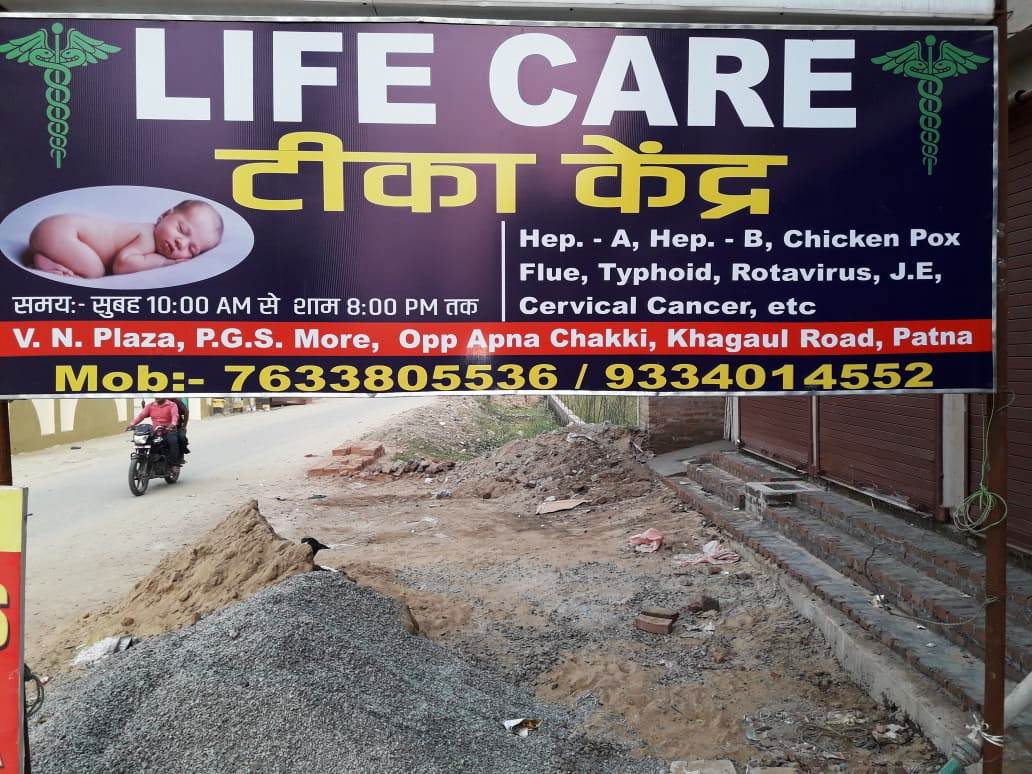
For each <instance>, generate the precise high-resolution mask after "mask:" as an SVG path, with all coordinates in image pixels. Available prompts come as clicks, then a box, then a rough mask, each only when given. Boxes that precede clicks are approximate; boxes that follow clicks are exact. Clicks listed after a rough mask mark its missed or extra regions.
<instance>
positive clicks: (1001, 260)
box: [982, 0, 1009, 774]
mask: <svg viewBox="0 0 1032 774" xmlns="http://www.w3.org/2000/svg"><path fill="white" fill-rule="evenodd" d="M993 22H994V23H995V25H996V34H997V46H998V48H997V52H998V62H999V65H998V74H997V78H998V80H997V88H998V89H999V94H998V102H997V104H998V110H999V135H998V138H997V172H998V175H997V180H998V182H997V189H996V216H997V219H998V224H997V233H996V282H997V285H996V393H995V394H994V395H993V397H992V401H991V402H990V404H989V406H988V408H987V411H989V412H991V413H990V414H989V416H990V423H989V433H988V438H987V443H986V445H987V454H988V463H989V464H988V468H989V471H988V481H987V482H986V485H987V486H988V488H989V490H990V491H991V492H993V493H994V494H996V495H997V497H998V498H999V499H998V500H996V501H995V502H996V503H997V504H996V506H995V507H994V508H993V512H992V514H991V515H990V517H989V518H990V520H989V524H990V525H991V526H990V527H989V528H988V529H987V530H986V532H985V598H986V600H987V602H988V604H987V605H986V608H985V695H984V697H983V701H982V715H983V717H984V718H985V722H986V725H987V726H988V729H987V730H988V732H989V733H990V734H1003V731H1004V728H1003V700H1004V690H1005V689H1004V663H1005V656H1006V646H1007V617H1006V612H1007V524H1006V522H1004V521H1002V519H1003V515H1004V506H1003V503H1004V502H1005V501H1006V499H1007V420H1008V417H1009V412H1007V411H1000V409H1002V408H1003V407H1004V406H1006V405H1007V404H1008V402H1009V392H1008V389H1007V382H1008V379H1007V237H1006V223H1007V162H1008V150H1009V149H1008V147H1007V145H1008V140H1009V132H1008V102H1009V100H1008V93H1007V2H1006V0H995V2H994V3H993ZM997 412H999V413H997ZM990 600H991V601H990ZM982 771H983V774H1002V772H1003V748H1002V747H998V746H997V745H995V744H992V743H991V742H988V741H987V742H985V743H983V745H982Z"/></svg>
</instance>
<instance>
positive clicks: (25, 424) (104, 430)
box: [10, 397, 268, 454]
mask: <svg viewBox="0 0 1032 774" xmlns="http://www.w3.org/2000/svg"><path fill="white" fill-rule="evenodd" d="M211 402H212V399H210V398H190V399H189V403H190V419H191V421H193V420H200V419H205V418H206V417H210V416H212V415H213V412H212V407H211ZM223 402H224V403H225V404H226V407H227V408H226V409H225V410H224V411H222V412H215V413H223V414H231V413H237V412H240V411H248V410H253V409H254V408H255V404H256V403H262V404H265V407H267V404H268V401H263V400H258V401H256V400H255V399H254V398H236V397H235V398H225V399H223ZM142 406H143V403H142V401H141V399H140V398H68V399H55V398H36V399H32V400H12V401H11V403H10V407H11V408H10V412H11V444H12V446H13V449H14V453H15V454H17V453H18V452H26V451H36V450H37V449H45V448H47V447H48V446H57V445H59V444H67V443H75V442H77V441H86V440H88V439H90V438H101V437H103V436H105V435H117V434H118V433H120V432H122V430H123V428H124V427H125V426H126V425H127V424H129V422H130V421H132V419H133V417H135V416H136V414H137V413H138V412H139V410H140V409H141V408H142Z"/></svg>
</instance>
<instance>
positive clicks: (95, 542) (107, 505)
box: [14, 397, 434, 663]
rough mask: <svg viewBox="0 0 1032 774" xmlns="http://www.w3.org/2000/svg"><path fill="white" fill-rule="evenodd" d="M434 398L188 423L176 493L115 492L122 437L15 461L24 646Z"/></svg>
mask: <svg viewBox="0 0 1032 774" xmlns="http://www.w3.org/2000/svg"><path fill="white" fill-rule="evenodd" d="M432 400H434V399H433V398H423V397H403V398H375V399H370V398H349V399H336V400H332V399H327V400H321V401H316V402H315V403H311V404H308V405H305V406H288V407H284V408H281V409H277V410H275V411H272V412H256V413H251V414H244V415H237V416H229V417H224V418H214V419H210V420H204V421H199V422H192V423H191V425H190V446H191V449H192V450H193V453H192V454H191V455H190V456H189V458H188V459H189V464H187V465H186V466H185V467H184V469H183V474H182V477H181V479H180V482H179V483H178V484H175V485H174V486H168V485H166V484H165V482H164V481H161V480H155V481H151V485H150V489H149V490H148V491H147V494H146V495H144V496H143V497H133V496H132V494H131V493H130V492H129V489H128V486H127V484H126V479H127V471H128V466H129V444H128V439H129V434H128V433H126V434H123V435H122V436H115V437H110V438H101V439H98V440H95V441H88V442H85V443H83V444H82V446H83V448H82V449H80V450H75V451H73V450H71V449H70V448H69V447H68V446H61V447H56V448H53V449H46V450H43V451H39V452H31V453H26V454H19V455H17V456H15V458H14V479H15V483H16V484H18V485H26V486H28V487H29V511H30V513H31V514H32V515H31V516H30V517H29V527H28V547H27V563H28V565H27V578H28V582H27V588H26V613H27V616H26V618H27V620H26V648H27V656H28V660H29V662H30V663H31V658H32V654H33V650H34V648H35V647H36V645H37V643H38V642H39V639H40V638H41V637H43V636H45V635H46V634H47V632H48V630H51V629H53V628H54V627H57V626H60V625H62V624H63V623H65V622H67V621H68V620H70V619H72V618H74V617H75V616H78V615H81V614H82V613H84V612H86V611H89V610H96V609H99V607H101V606H102V605H104V604H105V603H108V602H112V601H114V600H117V599H118V598H120V597H121V596H122V595H123V594H125V593H126V591H128V590H129V589H130V588H131V587H132V585H133V584H134V583H135V582H136V581H137V580H139V578H141V577H143V576H144V575H146V574H147V573H148V572H149V571H150V570H151V569H152V568H153V567H154V565H156V564H157V563H158V561H160V560H161V558H162V557H163V556H164V555H165V554H166V553H168V552H169V551H171V550H175V549H176V548H179V547H180V546H182V545H184V544H186V543H189V542H191V541H193V540H194V539H196V538H197V537H198V536H199V535H201V534H203V533H204V532H205V531H207V530H208V529H210V528H211V527H212V526H213V525H214V524H216V523H217V522H218V521H219V520H221V519H222V517H224V516H225V515H226V513H227V512H228V511H229V510H231V509H232V508H234V507H237V506H238V505H240V504H241V503H243V502H246V501H247V500H248V499H250V498H252V497H261V496H271V495H273V494H275V491H276V486H277V483H279V482H283V483H286V482H291V481H296V480H297V479H298V478H300V477H301V476H302V475H303V472H304V470H305V468H307V467H310V466H311V465H312V463H313V460H311V459H306V458H305V456H304V455H305V454H306V453H315V454H325V453H327V452H328V451H329V450H330V449H331V448H333V447H334V446H336V445H338V444H339V443H340V442H341V441H344V440H346V439H348V438H351V437H355V436H358V435H361V434H362V433H365V432H367V431H369V430H371V429H373V428H374V427H377V426H378V425H379V424H381V423H382V422H384V421H385V420H387V419H389V418H391V417H393V416H395V415H397V414H399V413H401V412H403V411H406V410H408V409H412V408H416V407H419V406H423V405H427V404H428V403H429V402H431V401H432Z"/></svg>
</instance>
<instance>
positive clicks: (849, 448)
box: [817, 395, 942, 513]
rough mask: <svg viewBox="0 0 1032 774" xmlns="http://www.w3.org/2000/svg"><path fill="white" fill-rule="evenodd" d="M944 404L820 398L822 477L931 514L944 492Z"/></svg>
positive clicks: (919, 398) (925, 398)
mask: <svg viewBox="0 0 1032 774" xmlns="http://www.w3.org/2000/svg"><path fill="white" fill-rule="evenodd" d="M941 406H942V401H941V399H940V398H939V396H938V395H885V396H882V395H855V396H845V397H828V398H819V399H818V409H817V411H818V414H817V426H818V434H819V442H818V444H817V449H818V454H819V455H820V458H819V460H818V468H819V469H820V472H821V475H824V476H827V477H828V478H831V479H834V480H836V481H840V482H842V483H844V484H849V485H850V486H854V487H858V488H861V489H871V490H874V491H875V492H877V493H879V494H882V495H887V496H889V497H892V498H896V499H901V500H903V501H905V502H906V503H907V504H908V505H909V506H910V507H912V508H915V509H917V510H919V511H923V512H925V513H932V512H933V511H934V510H935V507H936V506H937V505H938V504H939V501H940V491H941V484H940V481H941V476H942V461H941V458H942V454H941V448H942V427H941V422H942V411H941Z"/></svg>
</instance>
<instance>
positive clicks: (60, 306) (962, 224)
mask: <svg viewBox="0 0 1032 774" xmlns="http://www.w3.org/2000/svg"><path fill="white" fill-rule="evenodd" d="M994 36H995V31H994V30H993V29H992V28H960V27H950V28H841V27H839V28H831V27H812V28H801V27H768V28H764V27H741V28H737V27H707V26H676V25H652V26H646V25H643V26H640V27H632V26H603V25H571V26H558V25H545V24H530V23H520V24H513V23H472V22H471V23H453V22H447V23H445V22H439V23H416V22H412V21H409V22H382V21H381V22H374V21H359V22H355V21H350V22H329V21H327V22H322V21H320V22H303V23H302V22H290V21H284V20H269V21H234V20H217V19H204V20H192V21H183V20H163V19H158V18H134V19H118V20H112V19H103V18H94V17H86V18H27V17H20V18H19V17H11V16H4V17H2V18H0V88H2V90H3V94H4V99H3V100H2V102H0V125H2V126H3V127H4V148H5V161H4V163H3V164H2V165H0V252H2V253H3V256H4V258H3V259H0V284H2V287H3V288H4V292H3V295H2V297H0V357H2V358H3V359H4V360H3V364H2V366H0V395H6V396H28V395H72V394H76V395H101V394H119V393H138V392H168V393H184V394H186V393H189V394H198V395H201V394H218V393H230V392H233V393H244V394H247V393H252V394H253V393H271V392H283V393H309V392H316V393H327V394H344V395H347V394H367V393H380V392H438V391H470V390H482V391H494V390H518V391H534V390H555V391H564V390H577V391H618V392H628V393H640V392H659V393H690V392H738V393H743V394H744V393H749V394H757V393H785V392H809V391H812V392H848V391H855V392H868V391H882V392H928V391H972V392H973V391H988V390H991V389H992V388H993V343H992V339H993V298H994V246H995V238H996V233H995V226H994V223H995V213H994V201H995V172H994V168H995V164H994V162H995V158H996V151H995V138H996V96H995V84H996V77H995V76H996V59H995V37H994Z"/></svg>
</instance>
